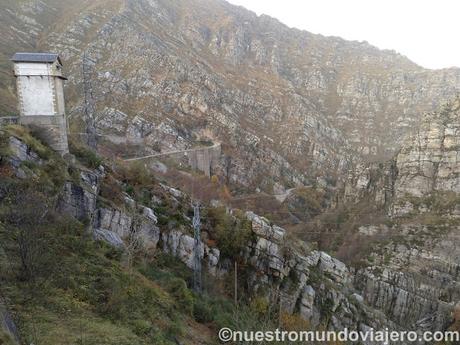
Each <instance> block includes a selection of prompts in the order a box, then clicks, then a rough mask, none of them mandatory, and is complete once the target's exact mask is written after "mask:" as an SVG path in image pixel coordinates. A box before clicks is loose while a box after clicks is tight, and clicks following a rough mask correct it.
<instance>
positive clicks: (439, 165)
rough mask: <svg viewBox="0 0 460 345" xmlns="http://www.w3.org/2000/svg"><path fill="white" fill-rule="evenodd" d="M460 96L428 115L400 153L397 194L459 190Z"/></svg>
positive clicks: (417, 194) (418, 195) (420, 194)
mask: <svg viewBox="0 0 460 345" xmlns="http://www.w3.org/2000/svg"><path fill="white" fill-rule="evenodd" d="M459 118H460V99H458V98H457V99H456V100H455V101H453V102H452V103H450V104H448V105H446V106H444V107H443V109H442V110H440V111H438V112H436V113H432V114H427V115H426V116H425V117H424V119H423V121H422V124H421V126H420V129H419V130H418V132H417V133H416V134H415V135H414V136H413V137H411V138H410V139H409V140H408V142H407V143H406V145H405V146H404V147H403V149H402V150H401V152H400V153H399V154H398V156H397V158H396V160H397V168H398V171H399V174H398V175H399V178H398V180H397V183H396V197H401V196H404V195H405V194H409V195H413V196H416V197H420V196H424V195H427V194H428V193H431V192H434V191H441V192H454V193H460V159H459V151H460V121H459Z"/></svg>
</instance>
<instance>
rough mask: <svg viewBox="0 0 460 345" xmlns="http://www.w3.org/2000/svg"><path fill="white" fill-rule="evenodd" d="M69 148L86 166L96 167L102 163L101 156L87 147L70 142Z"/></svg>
mask: <svg viewBox="0 0 460 345" xmlns="http://www.w3.org/2000/svg"><path fill="white" fill-rule="evenodd" d="M69 150H70V153H72V154H73V155H75V157H76V158H77V159H78V161H80V162H81V163H82V164H83V165H84V166H86V167H87V168H90V169H96V168H98V167H99V166H100V165H101V164H102V158H100V157H99V156H98V155H97V154H96V153H95V152H94V151H92V150H91V149H89V148H88V147H85V146H83V145H78V144H75V143H73V142H70V143H69Z"/></svg>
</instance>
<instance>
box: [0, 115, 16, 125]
mask: <svg viewBox="0 0 460 345" xmlns="http://www.w3.org/2000/svg"><path fill="white" fill-rule="evenodd" d="M18 123H19V117H18V116H0V126H6V125H17V124H18Z"/></svg>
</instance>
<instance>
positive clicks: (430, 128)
mask: <svg viewBox="0 0 460 345" xmlns="http://www.w3.org/2000/svg"><path fill="white" fill-rule="evenodd" d="M459 126H460V99H458V98H457V99H454V100H452V101H451V102H449V103H447V104H446V105H444V106H443V107H441V109H440V110H439V111H437V112H433V113H428V114H425V115H424V116H423V120H422V124H421V126H420V128H419V129H417V131H416V132H415V133H414V134H413V135H411V136H410V137H409V138H407V140H406V141H405V143H404V145H403V147H402V149H401V150H400V152H399V153H398V154H397V155H396V156H395V157H394V158H393V159H392V160H391V161H389V162H387V163H385V164H376V165H368V166H367V167H366V166H363V167H362V169H360V171H359V172H356V175H355V176H354V178H352V179H351V180H350V184H349V185H348V186H347V188H346V189H345V200H347V201H348V202H359V201H360V200H365V201H366V202H367V203H372V204H374V205H378V207H379V208H380V209H382V210H385V211H384V212H385V213H386V215H387V219H385V220H383V221H382V220H379V219H378V218H374V221H373V222H370V223H365V222H362V223H361V224H357V225H356V226H355V228H354V235H352V236H351V235H350V236H351V240H349V241H346V242H348V245H349V244H350V242H353V241H359V242H360V243H361V246H359V247H354V248H353V249H354V250H355V251H357V252H358V251H361V252H363V251H364V255H363V261H362V262H361V263H360V265H361V266H363V265H364V266H365V268H362V269H360V270H358V273H357V279H356V288H357V289H358V290H360V291H362V294H363V296H364V299H365V300H366V301H367V302H368V303H369V304H370V305H372V306H373V307H375V308H378V309H380V310H382V311H383V312H385V314H386V315H387V316H388V317H389V318H390V319H391V320H393V321H394V322H397V323H401V324H405V325H407V326H411V327H416V328H418V329H440V328H442V327H443V326H442V325H446V324H448V323H449V319H450V316H449V312H448V310H453V309H454V308H456V309H458V305H459V300H460V296H459V294H458V291H459V289H458V287H459V276H458V272H459V267H458V266H459V261H458V258H459V253H458V247H459V238H458V232H459V230H460V221H459V220H460V218H459V217H460V194H459V193H460V190H459V183H460V173H459V172H460V170H459V169H460V159H459V143H460V141H459V140H460V131H459ZM366 242H367V246H365V245H363V244H364V243H366ZM346 245H347V243H345V244H344V246H346ZM366 247H367V249H366Z"/></svg>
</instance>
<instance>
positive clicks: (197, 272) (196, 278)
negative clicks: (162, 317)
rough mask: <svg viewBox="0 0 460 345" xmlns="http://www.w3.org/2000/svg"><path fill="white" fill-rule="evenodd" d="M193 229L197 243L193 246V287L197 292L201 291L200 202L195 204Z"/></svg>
mask: <svg viewBox="0 0 460 345" xmlns="http://www.w3.org/2000/svg"><path fill="white" fill-rule="evenodd" d="M193 230H194V238H195V244H194V248H193V289H194V290H195V291H196V292H201V289H202V284H201V218H200V204H199V203H198V202H195V203H194V204H193Z"/></svg>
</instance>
